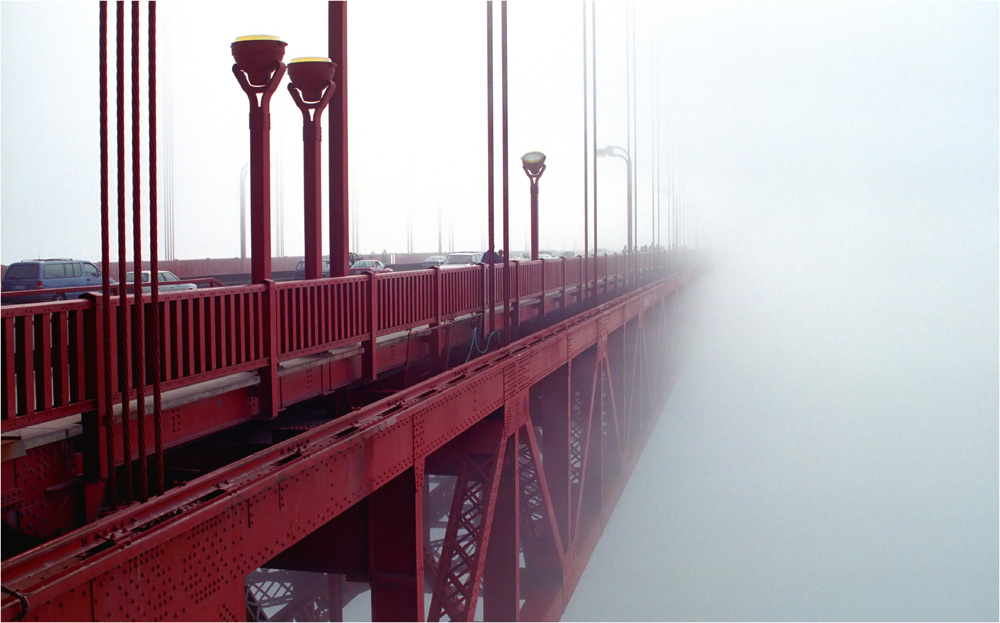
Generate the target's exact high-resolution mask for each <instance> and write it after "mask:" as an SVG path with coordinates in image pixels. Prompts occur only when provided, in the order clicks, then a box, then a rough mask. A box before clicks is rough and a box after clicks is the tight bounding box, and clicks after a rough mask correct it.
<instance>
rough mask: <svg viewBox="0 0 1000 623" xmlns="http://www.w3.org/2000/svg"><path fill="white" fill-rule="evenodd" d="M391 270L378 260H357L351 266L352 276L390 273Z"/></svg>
mask: <svg viewBox="0 0 1000 623" xmlns="http://www.w3.org/2000/svg"><path fill="white" fill-rule="evenodd" d="M391 272H392V269H391V268H389V267H388V266H386V265H385V264H383V263H382V262H380V261H379V260H358V261H357V262H354V264H352V265H351V274H352V275H363V274H365V273H391Z"/></svg>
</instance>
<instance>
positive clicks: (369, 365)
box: [361, 272, 378, 381]
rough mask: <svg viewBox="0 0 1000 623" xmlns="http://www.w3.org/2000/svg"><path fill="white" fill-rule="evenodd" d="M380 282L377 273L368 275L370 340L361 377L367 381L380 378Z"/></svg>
mask: <svg viewBox="0 0 1000 623" xmlns="http://www.w3.org/2000/svg"><path fill="white" fill-rule="evenodd" d="M377 287H378V280H377V279H376V277H375V273H373V272H369V273H368V292H367V294H368V330H369V335H370V337H369V339H368V340H366V341H365V344H364V352H363V354H362V356H361V376H362V377H363V378H364V379H365V380H366V381H374V380H375V377H377V376H378V351H377V346H378V344H377V338H378V292H377Z"/></svg>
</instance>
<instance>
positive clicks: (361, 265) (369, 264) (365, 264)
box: [352, 260, 374, 268]
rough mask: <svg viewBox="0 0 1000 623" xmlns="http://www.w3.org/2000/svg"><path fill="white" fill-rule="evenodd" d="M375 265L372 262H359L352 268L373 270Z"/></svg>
mask: <svg viewBox="0 0 1000 623" xmlns="http://www.w3.org/2000/svg"><path fill="white" fill-rule="evenodd" d="M373 265H374V263H373V262H372V261H371V260H358V261H357V262H354V266H353V267H352V268H371V267H372V266H373Z"/></svg>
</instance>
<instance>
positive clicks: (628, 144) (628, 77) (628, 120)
mask: <svg viewBox="0 0 1000 623" xmlns="http://www.w3.org/2000/svg"><path fill="white" fill-rule="evenodd" d="M631 9H632V1H631V0H626V2H625V151H626V152H628V157H629V158H630V159H634V158H635V149H633V148H632V43H631V37H629V24H630V21H631V17H632V10H631ZM636 139H637V140H636V142H637V143H638V137H636ZM631 169H632V167H631V166H630V167H629V175H630V176H631V174H632V171H631ZM626 183H627V184H631V183H632V179H631V177H630V178H629V179H628V181H627V182H626ZM625 209H626V210H627V211H628V218H627V219H626V221H627V224H628V228H629V230H628V232H626V234H625V238H626V240H627V242H628V244H627V246H626V251H627V252H628V253H631V252H632V205H631V204H629V205H627V206H625Z"/></svg>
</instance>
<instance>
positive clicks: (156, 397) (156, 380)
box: [147, 0, 165, 494]
mask: <svg viewBox="0 0 1000 623" xmlns="http://www.w3.org/2000/svg"><path fill="white" fill-rule="evenodd" d="M148 6H149V9H148V16H147V20H148V22H149V23H148V28H149V42H148V45H149V67H148V68H147V71H148V73H149V273H150V276H151V282H152V289H151V290H150V305H149V311H150V319H149V322H150V327H149V334H150V335H151V336H152V339H151V342H150V347H151V348H152V349H153V352H152V356H151V359H152V364H153V365H152V370H151V372H152V375H153V437H154V439H153V444H154V448H155V452H156V454H155V462H154V466H155V472H154V479H153V485H154V486H153V492H154V493H155V494H162V493H163V491H164V488H165V487H164V481H163V480H164V479H163V405H162V402H161V396H160V294H159V292H158V289H159V288H158V287H157V284H158V276H159V270H160V260H159V246H158V245H159V240H158V237H159V231H158V225H159V223H158V216H159V214H158V213H157V207H158V206H157V201H158V199H159V197H158V196H157V172H156V149H157V144H156V2H154V1H152V0H150V2H149V4H148Z"/></svg>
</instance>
